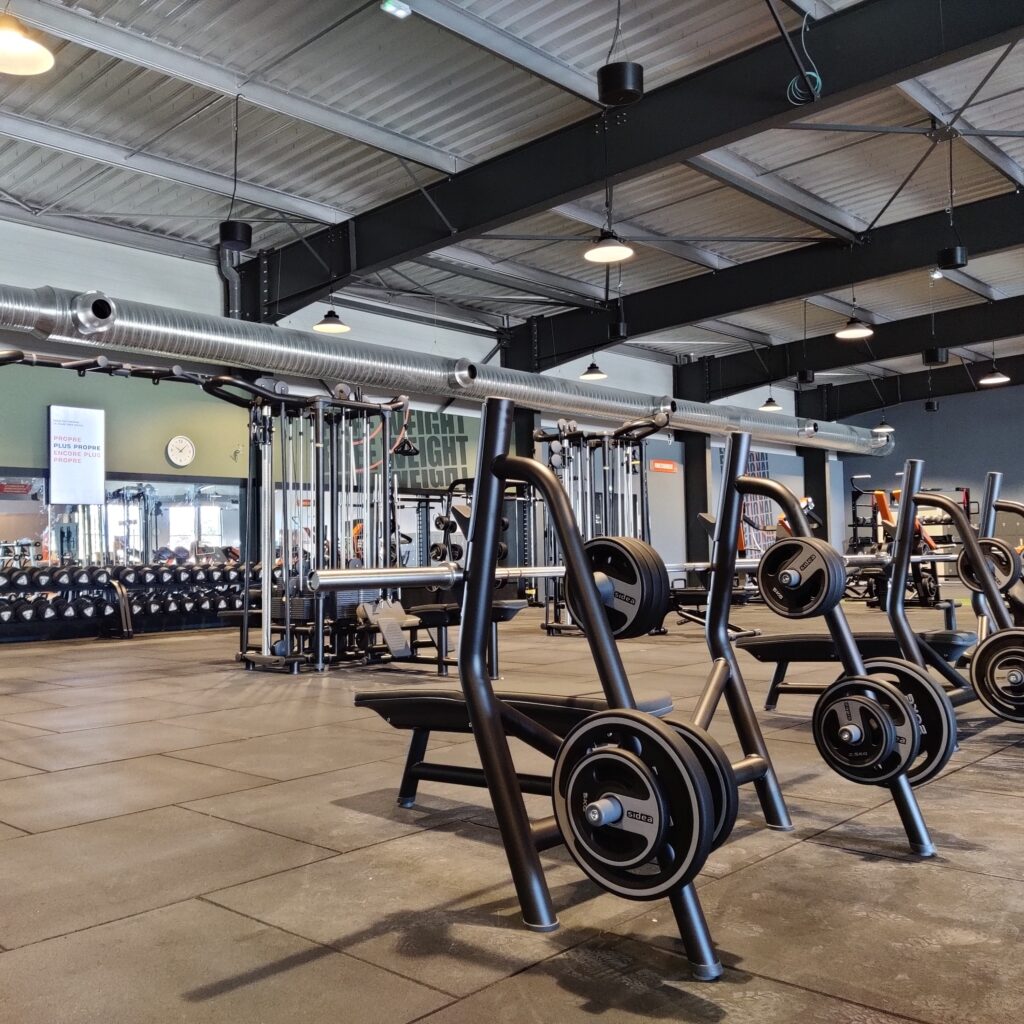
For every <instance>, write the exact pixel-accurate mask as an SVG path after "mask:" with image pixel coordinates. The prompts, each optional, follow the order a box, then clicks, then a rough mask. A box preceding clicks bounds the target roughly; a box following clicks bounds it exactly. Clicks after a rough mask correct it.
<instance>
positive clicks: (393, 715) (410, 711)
mask: <svg viewBox="0 0 1024 1024" xmlns="http://www.w3.org/2000/svg"><path fill="white" fill-rule="evenodd" d="M496 696H497V697H499V698H500V699H501V700H503V701H505V702H506V703H508V704H510V705H511V706H512V707H514V708H515V709H516V710H517V711H521V712H522V713H523V714H524V715H527V716H528V717H530V718H532V719H533V720H534V721H535V722H538V723H539V724H540V725H543V726H544V727H545V728H547V729H550V730H551V731H552V732H554V733H557V734H558V735H559V736H564V735H565V734H566V733H567V732H568V731H569V730H570V729H571V728H572V727H573V726H574V725H576V723H577V722H580V721H582V720H583V719H584V718H586V717H587V716H588V715H592V714H594V712H595V711H605V710H606V709H607V707H608V703H607V701H606V700H605V699H604V697H603V696H599V695H597V694H594V695H591V694H586V695H584V696H580V697H563V696H556V695H553V694H542V693H511V692H508V691H500V690H499V691H498V692H497V693H496ZM635 696H636V703H637V707H638V708H639V709H640V710H641V711H647V712H649V713H650V714H652V715H657V716H658V717H659V718H661V717H664V716H665V715H667V714H669V713H670V712H671V711H672V698H671V697H670V696H669V695H668V694H667V693H661V692H650V691H648V692H645V693H638V694H636V695H635ZM355 705H356V707H357V708H370V709H371V710H372V711H376V712H377V714H378V715H380V716H381V718H383V719H384V720H385V721H387V722H389V723H390V724H391V725H393V726H394V727H395V728H396V729H419V728H424V729H432V730H433V729H440V730H442V731H444V732H472V730H471V729H470V726H469V711H468V709H467V707H466V698H465V696H464V695H463V693H462V691H461V690H433V689H431V690H427V689H419V688H416V689H412V688H410V689H404V690H363V691H361V692H359V693H357V694H356V695H355Z"/></svg>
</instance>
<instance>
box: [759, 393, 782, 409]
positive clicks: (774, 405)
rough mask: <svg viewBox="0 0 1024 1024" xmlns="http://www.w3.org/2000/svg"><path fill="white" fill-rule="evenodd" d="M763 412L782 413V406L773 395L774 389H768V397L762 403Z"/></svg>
mask: <svg viewBox="0 0 1024 1024" xmlns="http://www.w3.org/2000/svg"><path fill="white" fill-rule="evenodd" d="M760 411H761V412H782V406H781V405H779V403H778V402H776V401H775V396H774V395H773V394H772V389H771V388H769V389H768V397H767V398H766V399H765V400H764V402H762V403H761V408H760Z"/></svg>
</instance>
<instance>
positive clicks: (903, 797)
mask: <svg viewBox="0 0 1024 1024" xmlns="http://www.w3.org/2000/svg"><path fill="white" fill-rule="evenodd" d="M733 436H735V435H733ZM736 490H737V492H739V493H740V494H757V495H761V496H762V497H765V498H768V499H770V500H771V501H774V502H775V503H776V504H777V505H778V506H779V507H780V508H781V509H782V511H783V513H784V514H785V516H786V518H787V519H788V520H789V525H790V528H791V529H792V531H793V536H794V537H799V538H805V539H813V537H814V533H813V531H812V530H811V525H810V523H809V522H808V521H807V516H806V515H805V514H804V511H803V509H802V508H801V507H800V502H799V501H798V500H797V497H796V495H794V494H793V492H792V491H791V490H789V488H788V487H785V486H783V485H782V484H780V483H778V482H777V481H775V480H768V479H764V478H762V477H752V476H742V477H740V478H739V479H738V480H737V481H736ZM736 527H737V528H738V521H737V524H736ZM908 564H909V563H908ZM897 589H898V588H897ZM824 619H825V623H826V625H827V626H828V631H829V633H830V634H831V636H832V642H833V643H834V644H835V648H836V653H837V654H838V655H839V661H840V663H841V664H842V666H843V671H844V673H845V674H846V675H850V676H864V659H863V658H862V657H861V654H860V650H859V649H858V647H857V642H856V640H855V639H854V635H853V631H852V630H851V629H850V623H849V622H848V621H847V618H846V613H845V612H844V611H843V609H842V606H841V605H836V607H835V608H833V609H832V611H830V612H828V613H827V614H826V615H825V616H824ZM887 788H888V789H889V791H890V793H891V794H892V799H893V803H894V804H895V805H896V810H897V812H898V813H899V816H900V821H901V822H902V824H903V829H904V831H905V832H906V834H907V841H908V842H909V844H910V848H911V850H912V851H913V852H914V853H916V854H917V855H918V856H921V857H931V856H934V854H935V845H934V844H933V843H932V840H931V836H930V835H929V834H928V826H927V825H926V824H925V821H924V816H923V815H922V813H921V808H920V806H919V804H918V802H917V797H916V796H915V795H914V790H913V789H912V788H911V785H910V780H909V779H908V778H907V776H906V773H901V774H899V775H897V776H896V777H895V778H894V779H892V780H891V781H890V782H889V783H888V784H887Z"/></svg>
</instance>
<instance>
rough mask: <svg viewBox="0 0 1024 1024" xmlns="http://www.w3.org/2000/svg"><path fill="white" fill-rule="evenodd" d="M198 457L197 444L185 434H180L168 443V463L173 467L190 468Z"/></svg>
mask: <svg viewBox="0 0 1024 1024" xmlns="http://www.w3.org/2000/svg"><path fill="white" fill-rule="evenodd" d="M195 457H196V446H195V442H194V441H193V440H192V439H191V438H190V437H186V436H185V435H184V434H178V435H177V436H176V437H172V438H171V439H170V441H168V442H167V461H168V462H170V464H171V465H172V466H178V467H179V468H183V467H185V466H190V465H191V464H192V461H193V459H195Z"/></svg>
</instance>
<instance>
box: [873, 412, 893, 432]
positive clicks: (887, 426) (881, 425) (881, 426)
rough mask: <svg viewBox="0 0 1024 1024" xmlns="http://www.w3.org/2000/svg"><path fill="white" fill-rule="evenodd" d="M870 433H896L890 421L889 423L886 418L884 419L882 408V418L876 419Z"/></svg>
mask: <svg viewBox="0 0 1024 1024" xmlns="http://www.w3.org/2000/svg"><path fill="white" fill-rule="evenodd" d="M871 433H872V434H882V435H888V434H895V433H896V428H895V427H894V426H893V425H892V424H891V423H889V421H888V420H886V418H885V411H884V410H883V411H882V418H881V419H880V420H879V421H878V424H877V426H874V427H872V428H871Z"/></svg>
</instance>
